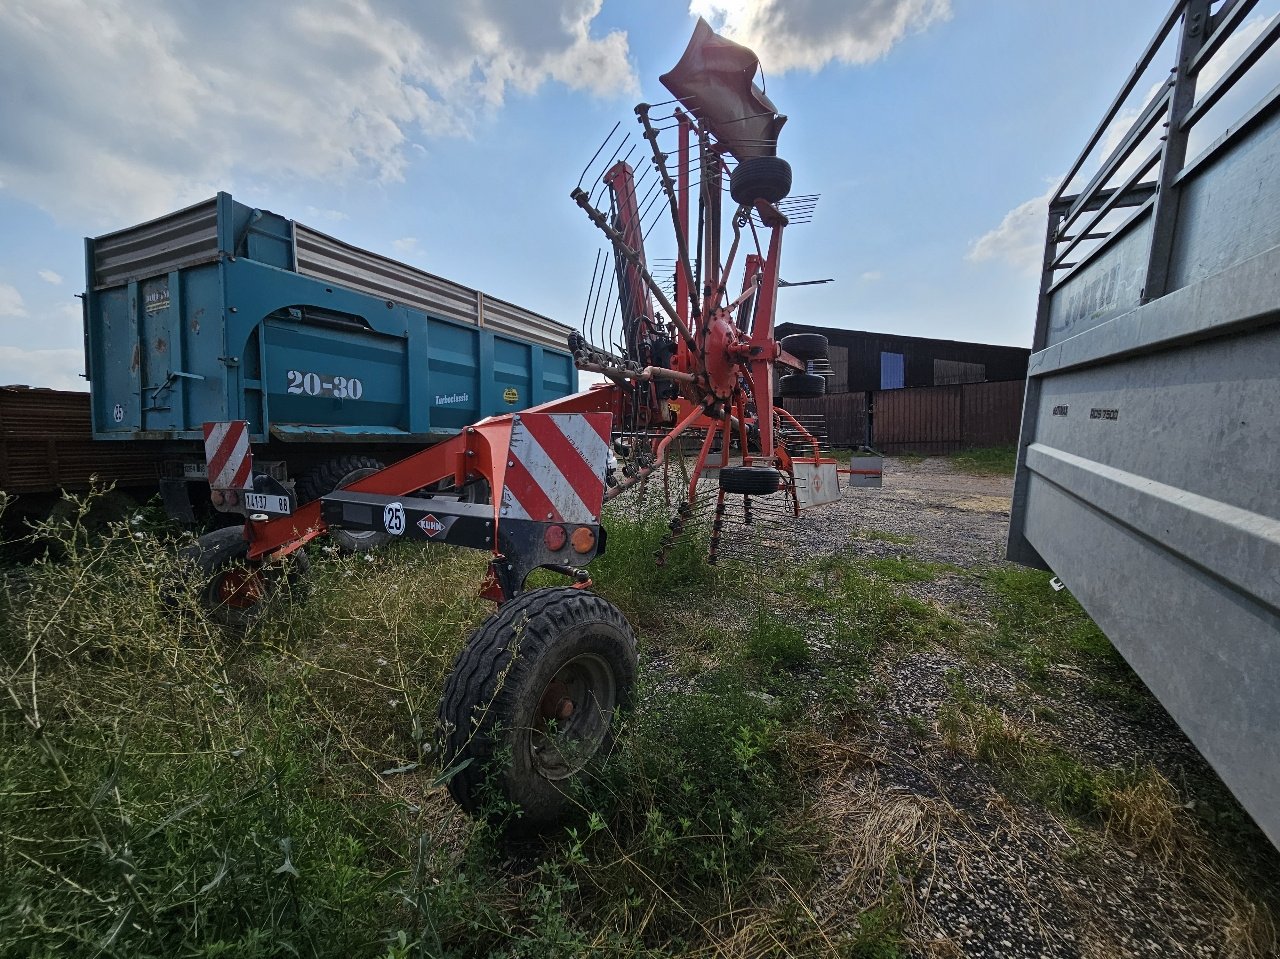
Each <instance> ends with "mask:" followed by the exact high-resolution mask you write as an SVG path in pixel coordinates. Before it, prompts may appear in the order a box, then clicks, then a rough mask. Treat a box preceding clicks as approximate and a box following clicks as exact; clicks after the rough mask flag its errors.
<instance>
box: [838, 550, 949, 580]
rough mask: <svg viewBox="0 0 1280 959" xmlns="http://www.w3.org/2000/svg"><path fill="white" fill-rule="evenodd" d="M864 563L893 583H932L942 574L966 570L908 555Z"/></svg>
mask: <svg viewBox="0 0 1280 959" xmlns="http://www.w3.org/2000/svg"><path fill="white" fill-rule="evenodd" d="M862 565H863V566H864V567H865V568H866V569H868V570H870V571H871V572H873V573H875V574H876V575H877V576H879V577H880V578H881V579H887V580H889V581H890V582H892V583H930V582H933V581H934V580H935V579H939V578H940V577H942V576H947V575H952V574H956V573H963V572H964V570H962V569H961V568H960V567H959V566H954V565H952V564H951V563H929V562H925V561H924V560H919V559H916V558H915V557H913V556H906V555H899V556H885V557H880V558H876V559H864V560H862Z"/></svg>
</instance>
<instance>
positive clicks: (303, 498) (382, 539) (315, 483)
mask: <svg viewBox="0 0 1280 959" xmlns="http://www.w3.org/2000/svg"><path fill="white" fill-rule="evenodd" d="M384 466H386V464H385V463H382V462H380V461H379V460H376V459H374V458H373V457H372V456H340V457H338V458H337V459H333V460H329V462H327V463H321V464H320V465H319V466H317V467H314V468H313V469H310V470H308V471H307V472H306V473H303V474H302V476H300V477H299V478H298V483H297V486H296V487H295V489H296V490H297V493H298V502H299V503H310V502H311V501H312V500H317V499H319V498H320V497H321V496H324V495H325V494H326V493H332V492H333V491H334V490H336V489H341V488H342V487H344V486H346V485H347V484H348V483H354V482H355V481H356V480H358V479H361V478H362V477H365V476H368V475H369V474H370V473H376V472H377V471H378V470H380V469H382V468H383V467H384ZM329 539H330V540H331V541H332V542H333V545H334V546H336V547H338V551H339V552H342V553H367V552H369V551H370V550H374V549H377V548H378V547H380V546H385V545H386V544H387V543H389V542H391V539H392V536H391V534H390V533H379V532H377V531H376V530H368V531H365V532H356V531H354V530H349V529H331V530H329Z"/></svg>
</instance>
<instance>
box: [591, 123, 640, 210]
mask: <svg viewBox="0 0 1280 959" xmlns="http://www.w3.org/2000/svg"><path fill="white" fill-rule="evenodd" d="M618 122H619V123H621V122H622V121H618ZM630 140H631V134H630V133H626V134H624V135H623V137H622V139H621V140H620V141H618V146H617V147H616V148H615V149H614V151H613V153H612V154H611V155H610V157H609V159H608V160H606V161H605V163H604V166H603V168H602V169H601V170H600V175H599V176H597V177H595V178H594V179H595V181H596V185H595V186H594V187H593V188H592V189H591V190H590V193H589V195H590V199H591V204H592V205H593V206H595V205H596V204H597V202H598V201H597V200H596V195H597V193H598V192H599V191H601V190H603V189H605V187H606V184H605V182H604V175H605V174H606V173H608V172H609V170H610V169H612V167H613V165H614V164H615V163H617V161H618V154H619V153H621V152H622V148H623V147H624V146H626V145H627V143H628V142H629V141H630ZM635 148H636V145H635V144H634V143H632V144H631V149H629V150H627V152H626V154H625V155H624V156H623V158H622V159H623V161H624V162H625V161H626V160H627V159H628V158H629V157H630V156H631V154H632V153H633V152H634V151H635ZM596 155H597V156H598V155H599V151H596ZM584 176H585V174H584ZM579 187H581V181H579Z"/></svg>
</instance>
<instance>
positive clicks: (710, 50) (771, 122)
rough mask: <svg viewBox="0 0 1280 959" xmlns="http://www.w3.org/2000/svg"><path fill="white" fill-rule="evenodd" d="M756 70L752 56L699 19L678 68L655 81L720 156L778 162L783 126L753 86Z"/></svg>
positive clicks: (756, 60) (756, 62) (782, 120)
mask: <svg viewBox="0 0 1280 959" xmlns="http://www.w3.org/2000/svg"><path fill="white" fill-rule="evenodd" d="M759 67H760V59H759V58H758V57H757V56H756V55H755V54H754V53H752V52H751V51H750V50H748V49H747V48H746V47H744V46H742V45H741V44H739V43H734V42H733V41H732V40H726V39H725V38H724V37H722V36H720V35H718V34H717V33H716V32H715V31H714V30H712V29H711V24H709V23H707V21H706V20H704V19H702V18H701V17H699V18H698V25H697V26H696V27H694V28H693V37H692V38H691V39H690V40H689V46H688V47H687V48H686V49H685V51H684V55H683V56H682V57H681V58H680V62H679V63H677V64H676V65H675V67H674V68H673V69H672V70H671V71H670V72H668V73H664V74H663V75H662V76H661V77H659V78H658V79H659V80H661V81H662V85H663V86H664V87H666V88H667V89H668V90H670V91H671V93H672V94H673V95H674V96H675V98H676V99H677V100H679V101H680V102H681V103H682V104H683V105H684V107H685V109H687V110H688V111H689V112H690V113H692V114H693V115H694V116H695V117H697V118H698V122H699V123H700V124H701V125H702V126H703V127H704V128H705V129H706V130H708V131H710V133H711V134H712V135H713V136H714V137H715V138H716V141H717V142H718V143H719V144H720V147H721V148H722V149H723V150H725V151H726V152H727V153H731V154H732V155H733V156H734V157H736V158H737V159H738V162H742V161H743V160H747V159H749V158H751V157H763V156H776V155H777V152H778V132H779V131H780V130H781V129H782V125H783V124H784V123H786V122H787V118H786V117H784V116H782V115H781V114H779V113H778V109H777V107H775V106H774V105H773V101H772V100H770V99H769V98H768V97H767V96H765V93H764V91H763V90H761V89H760V88H759V87H758V86H756V84H755V82H754V77H755V75H756V70H758V69H759Z"/></svg>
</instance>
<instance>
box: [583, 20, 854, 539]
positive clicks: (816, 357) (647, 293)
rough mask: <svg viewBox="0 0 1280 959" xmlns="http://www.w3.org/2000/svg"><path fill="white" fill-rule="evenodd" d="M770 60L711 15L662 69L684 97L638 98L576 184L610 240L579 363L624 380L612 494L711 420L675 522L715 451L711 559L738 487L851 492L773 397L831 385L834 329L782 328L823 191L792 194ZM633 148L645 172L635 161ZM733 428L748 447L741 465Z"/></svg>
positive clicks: (817, 497) (821, 494)
mask: <svg viewBox="0 0 1280 959" xmlns="http://www.w3.org/2000/svg"><path fill="white" fill-rule="evenodd" d="M758 66H759V63H758V60H757V59H756V57H755V54H753V53H752V52H751V51H750V50H747V49H746V48H745V47H742V46H739V45H738V44H735V43H732V42H730V41H728V40H725V39H724V38H722V37H719V36H717V35H716V34H715V33H714V32H713V31H712V30H711V28H710V26H708V25H707V23H706V22H705V21H699V23H698V26H697V28H696V29H695V31H694V35H693V38H692V39H691V41H690V43H689V46H688V49H687V50H686V51H685V53H684V56H683V57H682V58H681V60H680V62H679V63H678V64H677V65H676V67H675V68H674V69H673V70H671V71H670V72H669V73H667V74H665V75H663V76H662V77H661V80H662V83H663V84H664V85H665V86H666V87H667V89H668V90H669V91H671V93H672V94H674V96H675V99H674V100H671V101H668V102H667V103H663V104H657V105H652V104H648V103H642V104H640V105H639V106H637V107H636V109H635V114H636V119H637V121H638V123H639V125H640V127H641V129H642V133H641V135H640V136H639V137H638V138H637V142H635V143H632V142H631V137H630V136H629V135H621V134H619V128H618V127H617V126H615V127H614V129H613V130H612V131H611V132H610V134H609V137H608V138H607V139H606V140H605V142H604V144H602V145H601V147H600V149H599V150H597V151H596V154H595V156H594V157H593V158H592V160H591V162H590V163H589V164H588V168H587V170H586V171H584V173H583V176H582V178H581V179H580V180H579V183H578V186H577V187H576V188H575V189H574V190H573V192H572V194H571V196H572V199H573V200H574V202H575V203H576V204H577V205H578V206H579V207H580V208H581V209H582V210H583V211H584V212H585V213H586V215H587V217H588V218H589V219H590V220H591V222H592V223H594V224H595V225H596V227H597V228H599V229H600V231H601V232H602V233H603V234H604V236H605V237H606V239H607V240H608V241H609V244H610V250H609V256H608V257H607V258H605V260H604V261H603V263H602V262H601V260H600V259H599V258H598V259H597V265H596V271H595V275H594V276H593V279H592V286H591V292H590V294H589V297H588V306H587V310H586V311H584V324H583V331H582V333H581V334H580V336H579V337H578V338H577V340H575V342H574V344H573V345H574V356H575V360H576V362H577V365H578V368H579V369H581V370H584V371H587V372H591V373H595V374H598V375H599V376H601V377H603V378H605V380H606V381H607V383H609V384H611V385H610V386H608V387H606V388H607V389H611V390H612V391H613V392H614V393H615V394H616V402H615V407H616V411H615V433H616V437H617V439H616V442H615V446H616V449H617V453H618V456H619V461H620V465H621V470H620V472H621V474H622V475H621V476H617V477H615V478H614V481H613V482H611V485H610V489H609V490H608V492H607V493H606V497H612V496H615V495H617V494H618V493H620V492H622V491H624V490H625V489H627V488H629V487H630V486H633V485H635V484H636V483H642V482H644V481H645V480H647V479H648V477H649V475H650V474H651V473H652V472H653V471H654V470H655V469H656V468H659V467H664V466H665V465H666V462H667V457H668V456H669V455H670V454H671V452H672V451H673V444H676V443H677V442H678V441H679V440H680V438H681V437H683V436H685V435H701V437H702V442H701V446H700V449H699V451H698V454H697V457H696V459H695V460H694V463H693V466H692V469H691V471H690V472H689V479H688V492H687V496H686V498H685V500H684V503H683V504H682V505H681V507H680V510H679V511H678V512H677V514H676V516H675V518H674V519H673V521H672V533H673V537H674V536H677V535H679V534H680V532H681V531H682V530H683V527H684V525H685V522H686V520H687V518H688V516H689V514H690V512H691V510H692V508H693V503H694V502H695V500H696V498H697V495H698V487H699V483H700V481H701V479H702V478H703V476H704V474H705V473H706V472H707V471H708V470H709V469H710V468H713V467H718V468H719V492H718V494H717V501H716V505H715V513H716V517H717V522H715V523H714V524H713V531H712V539H711V556H710V558H711V559H712V560H713V561H714V560H715V559H716V554H717V547H718V541H719V536H718V533H719V530H720V523H719V519H720V517H721V516H722V515H723V513H724V500H725V495H726V494H741V495H743V496H745V497H748V500H747V501H746V502H745V503H744V512H745V513H746V515H747V516H748V517H749V516H750V514H751V504H750V499H749V497H752V496H768V495H772V494H774V493H778V492H779V491H781V492H783V493H785V494H787V499H788V501H789V502H790V503H791V504H792V508H793V511H794V512H796V513H798V512H799V510H800V508H801V506H802V505H803V506H813V505H819V504H821V503H823V502H830V501H832V500H833V499H835V498H837V497H838V496H839V487H838V480H837V471H836V464H835V461H834V460H828V459H825V458H824V457H823V456H822V451H821V447H820V445H819V443H818V440H817V439H816V437H815V436H814V435H813V434H812V433H811V432H810V431H809V430H808V429H806V427H805V426H804V425H802V423H801V422H800V421H799V420H798V419H797V418H796V417H795V416H793V415H792V414H791V413H790V412H788V411H787V410H785V409H783V408H782V407H780V406H778V405H777V404H775V402H774V398H775V396H777V397H786V396H792V397H813V396H820V395H822V394H824V393H825V392H826V379H825V377H824V376H822V375H821V372H820V371H821V370H822V369H824V368H825V366H826V352H827V344H826V340H825V338H824V337H821V336H815V335H801V336H793V337H788V338H784V339H783V340H782V341H779V340H777V339H775V337H774V320H775V314H776V307H777V295H778V290H779V288H780V287H781V286H784V285H788V284H784V283H783V282H782V281H781V279H780V275H779V267H780V261H781V256H782V239H783V234H784V231H785V229H786V228H787V226H789V225H790V224H791V223H792V218H793V217H794V218H796V219H798V220H801V221H803V220H806V219H807V218H808V217H809V216H810V215H811V214H812V211H813V208H814V205H815V204H816V201H817V198H816V197H815V196H803V197H797V198H791V199H789V194H790V191H791V167H790V165H789V164H788V163H787V162H786V161H785V160H783V159H782V158H780V157H779V156H778V155H777V143H778V133H779V132H780V131H781V129H782V126H783V124H784V123H785V122H786V117H784V116H782V115H781V114H779V113H778V112H777V109H776V108H775V107H774V105H773V103H772V101H770V100H769V98H768V97H767V96H766V95H765V93H764V91H763V90H761V89H760V87H758V86H757V85H756V84H755V83H754V81H753V77H754V76H755V73H756V70H757V68H758ZM610 149H611V152H608V151H610ZM624 149H625V150H626V152H625V153H623V150H624ZM606 153H608V155H607V158H605V159H604V160H603V161H602V160H601V158H602V157H606ZM633 161H634V163H635V164H637V165H639V166H640V167H641V169H644V168H645V167H648V169H647V170H646V172H644V173H642V174H637V172H636V171H637V166H635V165H633ZM593 170H594V171H596V172H594V173H593ZM584 182H586V183H588V184H589V186H588V187H584V186H583V184H584ZM726 187H727V194H728V196H727V201H726V196H725V193H726ZM695 198H696V199H695ZM668 219H669V221H670V234H671V236H672V237H673V238H674V258H673V259H671V260H669V261H666V262H668V263H670V272H669V274H667V275H666V276H663V277H659V276H657V275H655V271H654V270H653V269H651V268H650V265H649V257H648V254H647V251H646V240H647V239H648V238H649V237H650V235H651V234H652V233H653V232H654V230H655V229H656V228H657V227H658V226H659V225H660V224H662V223H663V222H664V221H666V220H668ZM664 272H665V271H664ZM606 278H607V282H608V292H605V282H606ZM615 289H616V298H615V294H614V290H615ZM602 295H603V298H604V302H605V312H604V314H603V315H601V314H600V312H599V307H600V301H601V297H602ZM597 318H599V321H600V326H599V337H598V339H600V340H601V341H602V342H601V343H600V344H599V345H597V344H596V342H595V341H596V340H597V336H596V335H595V334H596V333H597V329H596V321H597ZM784 437H785V440H784ZM735 444H736V445H737V447H738V448H739V449H740V451H741V453H742V458H741V462H740V464H734V465H731V462H730V449H731V447H732V446H734V445H735ZM716 454H718V455H716Z"/></svg>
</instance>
